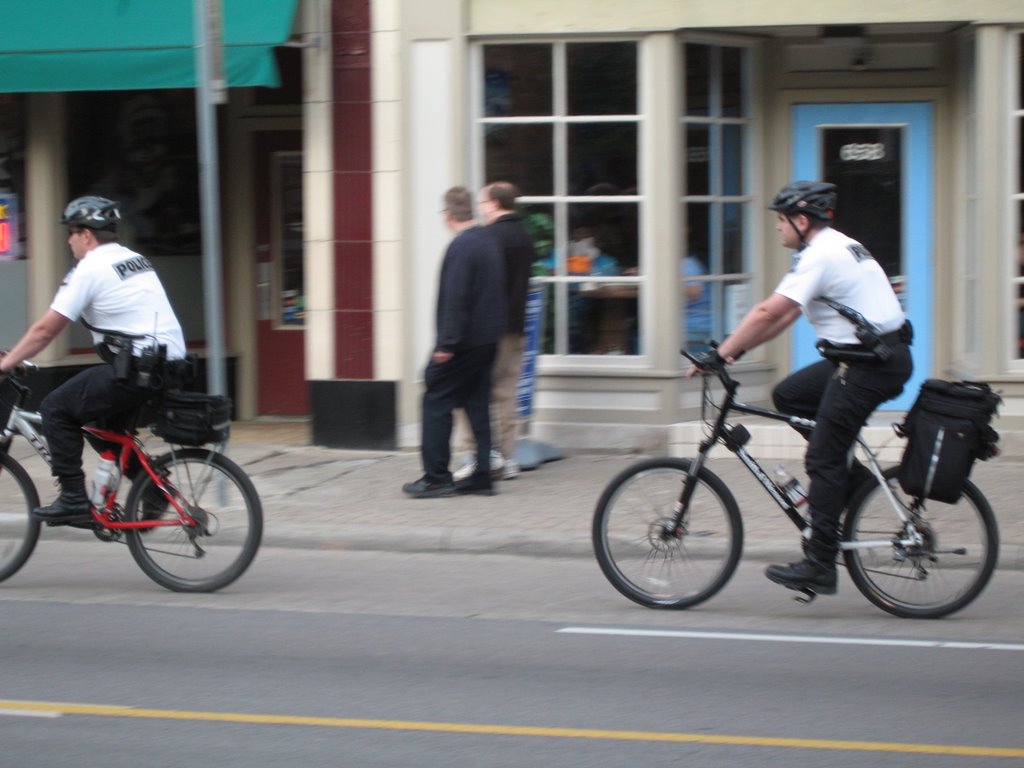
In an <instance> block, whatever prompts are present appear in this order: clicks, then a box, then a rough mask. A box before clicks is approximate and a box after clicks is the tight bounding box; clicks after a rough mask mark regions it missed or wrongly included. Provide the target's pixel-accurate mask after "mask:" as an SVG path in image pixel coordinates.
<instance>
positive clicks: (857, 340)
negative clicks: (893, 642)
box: [689, 181, 913, 595]
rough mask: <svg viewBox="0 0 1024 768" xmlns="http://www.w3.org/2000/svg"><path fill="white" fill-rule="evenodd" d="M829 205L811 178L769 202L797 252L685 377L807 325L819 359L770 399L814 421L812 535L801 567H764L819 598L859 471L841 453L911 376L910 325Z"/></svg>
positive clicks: (832, 569)
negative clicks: (797, 324) (767, 292)
mask: <svg viewBox="0 0 1024 768" xmlns="http://www.w3.org/2000/svg"><path fill="white" fill-rule="evenodd" d="M835 205H836V193H835V185H833V184H828V183H824V182H819V181H797V182H793V183H792V184H789V185H787V186H786V187H784V188H783V189H782V190H781V191H780V192H779V193H778V194H777V195H776V196H775V199H774V200H773V201H772V204H771V205H770V206H769V208H770V209H771V210H773V211H775V212H776V219H777V220H776V224H775V231H776V232H777V233H778V236H779V240H780V241H781V243H782V245H783V246H785V247H787V248H792V249H793V250H795V251H796V253H795V255H794V257H793V264H792V267H791V269H790V271H789V272H788V273H787V274H786V275H785V277H783V278H782V280H781V282H780V283H779V284H778V286H777V287H776V288H775V291H774V292H773V293H772V294H771V296H769V297H768V298H766V299H764V300H763V301H762V302H760V303H759V304H757V305H756V306H755V307H754V308H753V309H751V310H750V312H748V313H747V315H746V316H745V317H744V318H743V320H742V321H740V324H739V326H738V327H737V328H736V330H735V331H733V333H732V334H731V335H729V337H728V338H726V339H725V340H724V341H723V342H722V343H721V345H720V346H719V347H718V349H717V350H711V351H709V352H705V353H703V354H702V355H701V360H700V362H699V364H698V365H697V366H695V368H694V369H693V370H691V371H690V374H689V375H690V376H693V375H694V374H695V373H696V372H698V371H714V370H715V369H716V368H719V367H721V366H722V365H725V364H726V363H731V362H733V361H734V360H736V359H737V358H738V357H739V356H740V355H741V354H743V352H745V351H746V350H749V349H753V348H754V347H756V346H757V345H759V344H763V343H764V342H766V341H768V340H770V339H773V338H775V337H776V336H778V335H779V334H781V333H782V332H783V331H784V330H786V329H787V328H789V326H790V325H792V324H793V322H794V321H795V320H796V319H797V318H798V317H799V316H800V314H801V312H802V313H803V314H804V315H806V316H807V319H808V320H809V321H810V323H811V325H812V326H813V327H814V330H815V332H816V335H817V337H818V344H817V346H818V349H819V351H820V352H821V354H822V355H823V356H824V357H825V359H824V360H821V361H819V362H817V363H814V364H812V365H809V366H807V367H806V368H803V369H801V370H799V371H796V372H795V373H793V374H791V375H790V376H789V377H788V378H786V379H785V380H783V381H782V382H780V383H779V384H778V386H776V388H775V390H774V392H773V393H772V399H773V400H774V402H775V407H776V408H777V409H778V410H780V411H782V412H784V413H789V414H794V415H797V416H803V417H805V418H808V419H814V420H815V422H816V426H815V428H814V430H813V431H804V435H805V437H806V438H807V441H808V444H807V452H806V455H805V457H804V465H805V469H806V470H807V474H808V476H809V478H810V488H809V492H808V506H809V508H810V515H811V538H810V540H809V541H808V542H806V545H805V547H804V555H805V558H804V559H803V560H802V561H800V562H796V563H791V564H789V565H770V566H768V568H767V570H766V572H765V574H766V575H767V576H768V578H769V579H771V580H772V581H773V582H775V583H777V584H781V585H783V586H785V587H788V588H790V589H795V590H799V591H811V592H814V593H816V594H826V595H831V594H835V591H836V562H835V561H836V556H837V554H838V549H839V518H840V515H841V514H842V512H843V509H844V508H845V506H846V503H847V500H848V496H849V494H850V493H851V492H852V491H853V489H855V488H856V487H857V485H859V483H860V482H861V481H863V479H864V477H865V473H866V472H867V470H866V469H865V468H863V467H862V466H860V465H859V464H856V463H853V464H851V462H852V461H853V460H852V459H851V456H852V453H851V451H850V448H851V447H852V446H853V444H854V441H855V440H856V437H857V434H858V433H859V432H860V430H861V428H862V427H863V426H864V423H865V422H866V421H867V419H868V417H869V416H870V415H871V414H872V412H873V411H874V410H875V409H876V408H877V407H878V406H879V405H881V404H882V403H883V402H885V401H886V400H889V399H891V398H893V397H896V396H897V395H899V394H900V393H901V392H902V391H903V385H904V384H905V383H906V382H907V380H908V379H909V378H910V375H911V373H912V371H913V362H912V360H911V356H910V348H909V347H910V341H911V331H910V325H909V322H908V321H907V320H906V317H905V315H904V313H903V309H902V308H901V306H900V303H899V300H898V299H897V298H896V294H895V292H894V291H893V288H892V286H891V284H890V283H889V279H888V278H887V277H886V274H885V272H884V271H883V269H882V267H881V266H880V265H879V264H878V262H877V261H875V259H874V258H872V256H871V254H870V253H869V252H868V250H867V249H866V248H865V247H864V246H863V245H861V244H860V243H858V242H857V241H856V240H853V239H851V238H849V237H847V236H846V235H844V234H842V233H841V232H839V231H837V230H835V229H833V228H832V227H831V226H830V225H831V223H832V219H833V216H834V211H835Z"/></svg>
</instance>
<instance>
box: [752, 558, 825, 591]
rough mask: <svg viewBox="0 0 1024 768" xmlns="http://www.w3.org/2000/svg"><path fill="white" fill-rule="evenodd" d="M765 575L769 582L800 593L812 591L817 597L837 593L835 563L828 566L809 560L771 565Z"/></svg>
mask: <svg viewBox="0 0 1024 768" xmlns="http://www.w3.org/2000/svg"><path fill="white" fill-rule="evenodd" d="M764 575H765V576H767V577H768V580H769V581H774V582H775V583H776V584H781V585H782V586H784V587H786V588H787V589H795V590H797V591H798V592H804V591H811V592H814V593H815V594H817V595H834V594H835V593H836V581H837V578H836V567H835V564H833V563H829V564H827V565H826V564H824V563H822V562H821V561H819V560H816V559H813V558H808V559H807V560H801V561H800V562H799V563H790V564H789V565H769V566H768V567H767V568H766V569H765V571H764Z"/></svg>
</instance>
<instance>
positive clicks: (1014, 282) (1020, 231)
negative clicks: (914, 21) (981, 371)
mask: <svg viewBox="0 0 1024 768" xmlns="http://www.w3.org/2000/svg"><path fill="white" fill-rule="evenodd" d="M1016 43H1017V61H1016V67H1015V71H1014V72H1012V73H1011V77H1013V78H1016V80H1017V87H1016V89H1015V90H1014V92H1015V93H1016V94H1017V103H1016V104H1015V105H1013V107H1014V109H1013V110H1012V112H1011V114H1012V118H1013V127H1014V130H1013V133H1012V134H1011V135H1012V136H1013V137H1014V141H1015V143H1016V146H1014V147H1013V148H1012V150H1011V151H1012V152H1014V153H1016V155H1017V157H1016V163H1013V164H1012V165H1011V166H1010V167H1011V168H1014V169H1015V170H1016V175H1017V178H1016V179H1015V180H1014V184H1013V187H1012V189H1013V190H1014V194H1013V212H1014V218H1015V219H1016V220H1015V221H1014V228H1013V235H1014V237H1013V242H1012V246H1011V247H1012V249H1013V250H1012V253H1013V258H1012V259H1011V260H1010V263H1011V267H1010V276H1009V277H1010V279H1009V281H1008V282H1009V285H1010V286H1011V294H1010V305H1011V309H1012V317H1013V321H1012V322H1013V323H1014V327H1013V329H1012V332H1011V339H1013V344H1012V351H1011V356H1012V357H1014V358H1016V359H1018V360H1022V359H1024V34H1018V35H1017V36H1016Z"/></svg>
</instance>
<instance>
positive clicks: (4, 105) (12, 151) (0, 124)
mask: <svg viewBox="0 0 1024 768" xmlns="http://www.w3.org/2000/svg"><path fill="white" fill-rule="evenodd" d="M54 218H56V216H55V217H54ZM25 234H26V233H25V109H24V97H23V96H21V95H20V94H8V93H5V94H0V348H7V347H12V346H14V344H15V343H16V342H17V341H18V339H19V338H21V334H22V333H24V331H25V328H26V326H27V325H28V324H29V322H31V319H30V318H29V316H28V298H27V297H28V295H29V290H28V262H27V259H28V254H29V250H28V248H27V247H26V242H25Z"/></svg>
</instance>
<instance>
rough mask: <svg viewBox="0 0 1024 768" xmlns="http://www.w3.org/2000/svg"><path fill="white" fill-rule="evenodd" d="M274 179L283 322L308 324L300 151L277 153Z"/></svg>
mask: <svg viewBox="0 0 1024 768" xmlns="http://www.w3.org/2000/svg"><path fill="white" fill-rule="evenodd" d="M273 162H274V166H275V167H274V172H273V179H274V185H275V187H276V189H275V190H274V198H275V200H274V202H275V208H277V215H278V222H277V227H276V228H275V229H276V231H275V233H274V234H275V237H276V238H277V241H278V244H277V248H276V249H275V260H276V261H277V270H278V290H279V307H278V323H279V324H280V325H291V326H301V325H304V324H305V318H306V311H305V304H306V296H305V280H304V277H303V258H302V251H303V247H302V155H301V154H299V153H297V152H288V153H280V154H277V155H275V156H274V160H273Z"/></svg>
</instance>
